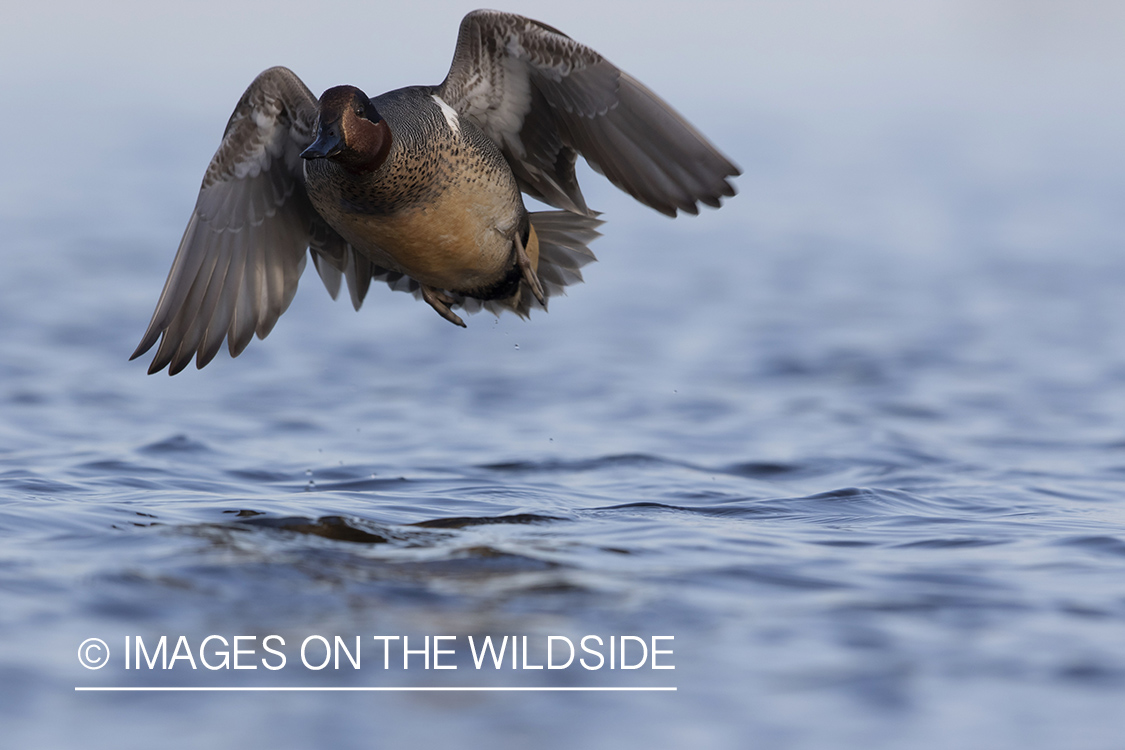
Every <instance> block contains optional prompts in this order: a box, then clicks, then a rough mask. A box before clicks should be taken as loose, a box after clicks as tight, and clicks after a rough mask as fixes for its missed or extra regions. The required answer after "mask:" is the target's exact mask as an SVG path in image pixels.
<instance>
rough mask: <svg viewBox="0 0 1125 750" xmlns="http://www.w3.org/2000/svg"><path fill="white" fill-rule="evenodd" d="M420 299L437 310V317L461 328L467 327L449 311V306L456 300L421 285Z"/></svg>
mask: <svg viewBox="0 0 1125 750" xmlns="http://www.w3.org/2000/svg"><path fill="white" fill-rule="evenodd" d="M422 299H424V300H426V302H428V303H429V304H430V307H432V308H434V310H437V314H438V315H440V316H441V317H443V318H445V319H446V320H448V321H449V322H450V323H452V324H453V325H455V326H461V327H462V328H466V327H467V326H466V325H465V321H463V320H461V318H459V317H457V314H456V313H454V312H453V311H452V310H450V309H449V306H450V305H452V304H453V303H454V302H456V301H457V300H455V299H453V298H452V297H450V296H449V295H448V294H446V293H445V292H442V291H439V290H437V289H434V288H433V287H431V286H426V285H425V284H422Z"/></svg>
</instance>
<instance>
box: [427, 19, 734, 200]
mask: <svg viewBox="0 0 1125 750" xmlns="http://www.w3.org/2000/svg"><path fill="white" fill-rule="evenodd" d="M438 91H439V95H440V96H441V98H442V99H443V100H445V101H446V102H447V103H448V104H449V105H450V106H452V107H453V108H454V109H455V110H457V112H458V114H460V115H461V116H462V117H467V118H468V119H469V120H471V121H472V122H473V123H474V124H476V125H477V126H478V127H480V128H481V130H483V131H484V132H485V134H486V135H488V136H489V137H490V138H491V139H492V140H494V141H495V142H496V143H497V144H498V145H499V146H500V148H501V150H502V151H503V153H504V156H505V158H506V159H507V160H508V163H509V164H510V165H511V167H512V171H513V172H515V174H516V178H517V179H518V180H519V183H520V187H521V188H522V189H523V190H524V191H525V192H527V193H528V194H530V195H532V196H534V197H536V198H539V199H541V200H543V201H545V202H547V203H550V204H551V205H554V206H557V207H559V208H564V209H567V210H570V211H577V212H581V213H585V214H589V213H590V212H589V209H587V208H586V202H585V201H584V200H583V198H582V193H581V191H580V190H579V188H578V183H577V181H576V180H575V176H574V163H575V159H576V156H577V154H582V156H584V157H585V158H586V161H588V162H589V163H590V165H591V166H592V167H594V169H596V170H598V171H599V172H601V173H602V174H604V175H605V176H606V177H607V178H609V180H610V181H611V182H612V183H613V184H614V185H617V187H619V188H621V189H622V190H624V191H625V192H627V193H629V194H630V195H632V196H633V197H634V198H636V199H637V200H639V201H640V202H642V203H644V204H646V205H648V206H651V207H652V208H655V209H656V210H657V211H660V212H661V213H664V214H668V215H669V216H675V215H676V211H677V210H680V211H687V212H688V213H693V214H694V213H698V212H699V208H698V204H699V203H700V202H702V203H705V204H707V205H709V206H718V205H719V201H720V198H722V197H723V196H731V195H734V192H735V191H734V187H733V186H732V185H731V184H730V182H729V181H728V179H727V178H728V177H733V176H735V175H737V174H739V173H740V171H739V169H738V168H737V167H736V166H735V165H734V164H732V163H731V162H730V161H729V160H728V159H727V158H726V157H725V156H723V155H722V154H721V153H719V151H718V150H717V149H716V148H715V147H714V146H712V145H711V143H710V142H708V141H707V139H706V138H704V137H703V136H702V135H701V134H700V133H699V131H697V130H696V129H695V128H694V127H692V126H691V124H690V123H688V122H687V120H685V119H684V118H683V117H681V116H680V115H679V114H678V113H677V112H675V111H674V110H673V109H672V108H671V107H670V106H668V104H666V103H665V102H664V101H663V100H662V99H660V97H658V96H656V94H654V93H652V92H651V91H649V90H648V89H647V88H645V86H644V85H642V84H641V83H640V82H639V81H637V80H636V79H634V78H633V77H632V76H630V75H629V74H628V73H625V72H624V71H622V70H620V69H618V68H617V67H616V66H614V65H613V64H612V63H610V62H609V61H608V60H606V59H605V58H603V57H602V56H601V55H599V54H598V53H597V52H595V51H594V50H592V49H590V48H589V47H586V46H584V45H582V44H579V43H578V42H576V41H574V40H573V39H571V38H570V37H568V36H566V35H565V34H563V33H562V32H560V31H558V30H557V29H553V28H551V27H550V26H547V25H545V24H542V23H539V22H538V21H533V20H531V19H529V18H524V17H523V16H518V15H514V14H511V13H501V12H498V11H490V10H478V11H473V12H472V13H470V14H468V15H467V16H465V18H464V20H463V21H462V22H461V31H460V33H459V35H458V37H457V50H456V52H455V53H454V55H453V64H452V66H451V67H450V69H449V75H448V76H447V77H446V79H445V81H444V82H443V83H442V84H441V86H440V87H439V89H438Z"/></svg>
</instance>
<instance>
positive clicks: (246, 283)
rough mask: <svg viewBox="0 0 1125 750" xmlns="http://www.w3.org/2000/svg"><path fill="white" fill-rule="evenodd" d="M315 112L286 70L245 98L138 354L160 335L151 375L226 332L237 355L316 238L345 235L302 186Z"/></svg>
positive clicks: (178, 364)
mask: <svg viewBox="0 0 1125 750" xmlns="http://www.w3.org/2000/svg"><path fill="white" fill-rule="evenodd" d="M316 112H317V99H316V97H315V96H313V94H312V92H310V91H309V89H308V87H306V86H305V84H304V83H302V82H301V80H300V79H299V78H298V77H297V76H296V75H294V74H293V72H292V71H290V70H288V69H286V68H281V67H277V68H270V69H269V70H267V71H265V72H263V73H262V74H261V75H259V76H258V77H257V78H255V79H254V82H253V83H251V84H250V87H249V88H248V89H246V93H245V94H243V95H242V98H241V99H240V100H239V102H238V106H237V107H235V110H234V113H233V114H232V115H231V117H230V120H229V121H228V122H227V127H226V132H224V133H223V142H222V144H221V145H220V146H219V150H218V151H216V152H215V156H214V158H212V159H211V164H210V165H209V166H208V167H207V172H206V174H205V175H204V177H203V185H202V187H200V189H199V198H198V200H197V201H196V203H195V211H194V212H193V213H192V215H191V220H190V221H189V222H188V226H187V229H186V230H185V231H184V236H183V239H182V240H181V241H180V248H179V250H178V251H177V252H176V259H175V260H174V261H173V263H172V270H171V271H170V272H169V274H168V280H167V281H166V282H165V284H164V291H163V293H161V295H160V301H159V302H157V304H156V312H154V313H153V316H152V322H150V323H149V325H148V330H146V331H145V335H144V338H142V339H141V343H140V345H139V346H138V347H137V350H136V351H135V352H134V353H133V357H132V358H134V359H135V358H136V357H139V356H140V355H142V354H144V353H145V352H146V351H148V350H149V349H150V348H151V347H152V346H153V344H155V343H156V341H157V339H158V338H159V339H160V346H159V347H158V348H157V351H156V357H155V358H154V359H153V362H152V366H151V367H150V368H149V372H150V373H154V372H158V371H159V370H161V369H163V368H164V367H165V366H167V367H168V369H169V373H170V374H173V375H174V374H176V373H177V372H179V371H180V370H182V369H184V367H186V366H187V364H188V363H189V362H190V361H191V358H192V357H193V356H194V357H195V358H196V364H197V366H199V367H203V366H204V365H206V364H207V363H208V362H210V361H211V359H212V358H213V357H214V356H215V354H216V353H217V352H218V351H219V348H220V347H221V346H222V343H223V339H224V338H226V339H227V342H228V346H229V349H230V353H231V355H232V356H238V355H239V354H240V353H241V352H242V350H243V349H245V348H246V345H247V344H249V343H250V339H251V338H252V337H253V336H254V334H255V333H257V335H258V337H259V338H264V337H265V336H266V334H268V333H269V332H270V330H271V329H272V328H273V326H274V323H276V322H277V319H278V317H279V316H280V315H281V314H282V313H283V312H284V311H285V309H286V308H287V307H288V306H289V303H290V302H291V301H292V299H293V295H294V293H295V292H296V290H297V280H298V279H299V278H300V275H301V272H302V270H304V266H305V250H306V248H308V247H309V244H310V242H312V243H313V245H314V249H316V247H317V246H318V245H321V244H328V245H331V244H334V243H339V242H342V240H340V238H339V237H338V235H336V234H335V232H333V231H332V230H331V229H330V228H329V227H327V226H326V225H325V224H324V222H323V220H322V219H320V217H319V215H318V214H317V213H316V211H315V210H314V209H313V207H312V204H311V203H310V201H309V198H308V195H307V193H306V192H305V185H304V177H303V175H302V165H301V158H300V153H301V151H302V150H303V149H304V148H305V147H306V146H308V145H309V144H310V143H312V140H313V136H314V132H313V128H314V126H315V122H316ZM330 291H331V289H330ZM161 337H162V338H161Z"/></svg>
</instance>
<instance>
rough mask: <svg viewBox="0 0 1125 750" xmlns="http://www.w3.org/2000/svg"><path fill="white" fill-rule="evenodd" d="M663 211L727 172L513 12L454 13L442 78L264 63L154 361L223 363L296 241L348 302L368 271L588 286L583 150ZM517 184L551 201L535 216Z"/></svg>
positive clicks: (203, 201) (645, 95) (498, 299)
mask: <svg viewBox="0 0 1125 750" xmlns="http://www.w3.org/2000/svg"><path fill="white" fill-rule="evenodd" d="M579 154H581V155H582V156H583V157H584V158H585V159H586V161H587V162H588V163H589V164H590V165H591V166H592V167H593V168H594V169H595V170H597V171H598V172H600V173H602V174H603V175H605V176H606V177H607V178H608V179H609V180H610V182H612V183H613V184H614V185H616V186H617V187H619V188H621V189H622V190H624V191H625V192H627V193H629V194H630V195H632V196H633V197H634V198H636V199H637V200H638V201H640V202H641V203H644V204H645V205H647V206H651V207H652V208H654V209H656V210H657V211H660V212H661V213H664V214H667V215H668V216H675V215H676V213H677V212H678V211H685V212H687V213H691V214H695V213H698V211H699V208H698V206H699V204H700V203H704V204H706V205H708V206H714V207H718V206H719V205H720V200H721V199H722V198H723V197H726V196H732V195H734V193H735V190H734V187H733V185H731V183H730V181H729V178H731V177H734V176H736V175H738V174H739V173H740V172H739V169H738V168H737V167H736V166H735V165H734V164H732V163H731V162H730V161H729V160H728V159H727V158H726V157H724V156H723V155H722V154H721V153H720V152H719V151H718V150H717V149H716V148H715V147H714V146H713V145H711V143H710V142H708V141H707V139H706V138H704V137H703V136H702V135H701V134H700V133H699V132H698V131H697V130H696V129H695V128H693V127H692V126H691V125H690V124H689V123H688V122H687V121H686V120H684V118H683V117H681V116H680V115H679V114H677V113H676V112H675V111H674V110H673V109H672V108H671V107H670V106H668V104H666V103H665V102H664V101H663V100H661V99H660V98H659V97H657V96H656V95H655V94H654V93H652V92H651V91H649V90H648V89H647V88H646V87H645V86H643V85H642V84H641V83H640V82H638V81H637V80H635V79H634V78H632V77H631V76H630V75H629V74H628V73H625V72H624V71H622V70H620V69H618V68H617V67H615V66H614V65H612V64H611V63H610V62H609V61H608V60H606V59H605V58H603V57H602V56H601V55H599V54H598V53H597V52H595V51H594V50H592V49H590V48H589V47H586V46H584V45H582V44H579V43H578V42H576V41H574V40H573V39H571V38H570V37H568V36H566V35H565V34H563V33H562V32H560V31H558V30H557V29H554V28H552V27H550V26H547V25H546V24H543V23H540V22H538V21H533V20H531V19H529V18H524V17H523V16H518V15H515V14H511V13H501V12H497V11H489V10H478V11H473V12H472V13H469V14H468V15H467V16H465V18H464V20H463V21H462V22H461V29H460V33H459V34H458V37H457V48H456V51H455V52H454V55H453V64H452V65H451V66H450V69H449V74H448V75H447V76H446V78H445V80H444V81H443V82H442V83H441V84H439V85H437V86H410V87H407V88H403V89H398V90H396V91H391V92H388V93H386V94H382V95H380V96H376V97H374V98H372V97H368V96H367V94H365V93H364V92H363V91H361V90H359V89H358V88H356V87H354V86H336V87H334V88H330V89H328V90H327V91H325V92H324V94H323V95H322V96H321V97H320V99H319V100H318V99H317V98H316V97H315V96H313V94H312V92H311V91H309V89H308V87H307V86H305V84H304V83H302V82H301V80H300V79H299V78H298V77H297V76H296V75H294V74H293V72H292V71H290V70H288V69H286V68H283V67H275V68H270V69H269V70H266V71H264V72H263V73H261V74H260V75H259V76H258V77H257V78H255V79H254V82H253V83H251V84H250V87H249V88H248V89H246V93H244V94H243V95H242V98H241V99H240V100H239V102H238V106H237V107H235V110H234V113H233V114H232V115H231V117H230V120H229V121H228V122H227V126H226V131H225V132H224V133H223V140H222V143H221V144H220V146H219V149H218V151H216V152H215V156H214V157H213V158H212V159H211V163H210V164H209V165H208V167H207V171H206V173H205V174H204V177H203V185H202V187H201V188H200V190H199V198H198V200H197V201H196V205H195V211H194V212H193V213H192V216H191V219H190V220H189V221H188V225H187V229H186V230H185V231H184V236H183V239H182V240H181V241H180V247H179V250H178V251H177V252H176V257H175V260H174V261H173V262H172V269H171V271H170V272H169V274H168V279H167V281H166V282H165V284H164V291H163V292H162V293H161V295H160V300H159V301H158V302H157V305H156V311H155V312H154V313H153V316H152V321H151V322H150V323H149V326H148V329H147V330H146V331H145V334H144V337H143V338H142V339H141V342H140V344H139V345H138V346H137V349H136V351H135V352H134V353H133V355H132V357H131V358H132V359H135V358H137V357H139V356H140V355H142V354H144V353H145V352H147V351H148V350H149V349H150V348H152V346H153V345H154V344H156V342H157V341H158V340H159V341H160V345H159V347H157V350H156V356H155V358H154V359H153V362H152V365H151V366H150V367H149V373H155V372H158V371H160V370H162V369H163V368H164V367H168V370H169V373H170V374H173V375H174V374H176V373H178V372H180V371H181V370H183V369H184V368H185V367H186V366H187V365H188V363H189V362H190V361H191V359H192V357H194V358H195V361H196V366H197V367H203V366H204V365H206V364H207V363H208V362H210V361H211V359H212V358H213V357H214V356H215V355H216V353H217V352H218V351H219V349H220V348H221V346H222V343H223V340H224V339H226V341H227V345H228V348H229V350H230V354H231V356H233V357H237V356H238V355H239V354H240V353H242V351H243V350H244V349H245V348H246V346H247V344H249V343H250V340H251V339H252V338H253V336H254V334H257V336H258V338H265V337H266V335H267V334H269V332H270V330H271V329H272V328H273V326H274V324H275V323H276V322H277V319H278V317H279V316H280V315H281V314H282V313H283V312H284V311H285V309H286V308H287V307H288V306H289V303H290V301H291V300H292V299H293V295H294V294H295V292H296V290H297V280H298V278H299V277H300V275H301V272H302V271H303V270H304V266H305V261H306V257H307V256H306V251H308V254H309V255H311V256H312V259H313V263H314V265H315V267H316V269H317V272H318V273H319V275H320V277H321V279H322V281H323V282H324V284H325V286H326V287H327V289H328V291H329V293H330V294H331V295H332V296H333V298H335V297H336V295H337V294H338V293H339V290H340V287H341V282H342V281H344V282H346V285H347V288H348V291H349V294H350V296H351V300H352V304H353V305H354V306H355V308H356V309H359V306H360V304H361V303H362V302H363V299H364V296H365V295H366V293H367V290H368V287H369V286H370V284H371V280H372V279H375V280H379V281H383V282H385V283H387V284H388V285H389V286H390V287H391V288H392V289H394V290H399V291H408V292H412V293H414V294H415V296H419V297H421V298H422V299H423V300H425V301H426V302H427V303H428V304H429V305H430V306H431V307H433V308H434V310H436V311H437V312H438V314H440V315H441V316H442V317H443V318H445V319H446V320H448V321H450V322H451V323H454V324H456V325H459V326H464V325H465V324H464V322H463V321H462V320H461V318H460V316H458V315H457V314H456V313H455V312H454V311H453V310H454V308H458V307H459V308H462V309H464V310H466V311H469V312H475V311H476V310H479V309H481V308H486V309H489V310H491V311H492V312H494V313H497V314H498V313H499V312H500V311H502V310H511V311H514V312H516V313H517V314H519V315H521V316H523V317H526V316H527V315H528V312H529V311H530V309H531V308H532V307H538V308H541V309H546V307H547V300H548V298H549V297H551V296H552V295H554V294H559V293H561V292H562V290H563V287H565V286H567V285H568V284H572V283H575V282H578V281H581V280H582V274H581V272H580V271H579V268H581V267H582V266H583V265H585V264H586V263H588V262H590V261H592V260H594V255H593V253H591V252H590V250H589V249H588V248H587V244H588V243H589V242H590V241H592V240H593V239H594V238H595V237H597V236H598V235H599V233H598V232H597V230H596V228H597V227H598V226H599V225H600V224H601V223H602V222H601V221H600V220H598V218H597V213H596V212H593V211H591V210H590V209H589V208H588V207H587V206H586V201H585V200H584V199H583V197H582V192H581V190H579V187H578V183H577V181H576V179H575V173H574V165H575V160H576V159H577V157H578V155H579ZM521 192H522V193H526V194H527V195H530V196H532V197H533V198H536V199H538V200H540V201H542V202H544V203H547V204H549V205H551V206H554V207H555V208H557V209H559V210H557V211H539V212H533V213H529V212H528V211H527V209H526V208H525V207H524V203H523V198H522V196H521Z"/></svg>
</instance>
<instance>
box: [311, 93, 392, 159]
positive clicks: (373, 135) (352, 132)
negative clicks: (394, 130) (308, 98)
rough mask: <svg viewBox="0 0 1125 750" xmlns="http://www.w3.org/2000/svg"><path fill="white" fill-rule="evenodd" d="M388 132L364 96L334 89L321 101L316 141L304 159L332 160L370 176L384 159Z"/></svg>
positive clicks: (388, 140)
mask: <svg viewBox="0 0 1125 750" xmlns="http://www.w3.org/2000/svg"><path fill="white" fill-rule="evenodd" d="M390 148H391V129H390V128H389V127H387V123H386V121H385V120H384V119H383V117H382V115H380V114H379V112H378V110H376V109H375V105H373V104H372V103H371V99H370V98H369V97H368V96H367V94H365V93H363V92H362V91H360V90H359V89H357V88H356V87H355V86H334V87H333V88H330V89H328V90H327V91H325V92H324V94H323V95H322V96H321V97H320V110H319V114H318V115H317V121H316V140H315V141H313V142H312V144H311V145H310V146H309V147H308V148H306V149H305V150H304V151H302V152H301V158H303V159H331V160H332V161H334V162H337V163H339V164H340V165H341V166H342V167H344V168H345V169H348V170H349V171H351V172H371V171H374V170H375V169H378V168H379V167H380V166H381V165H382V164H383V162H384V161H386V159H387V152H388V151H390Z"/></svg>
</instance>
